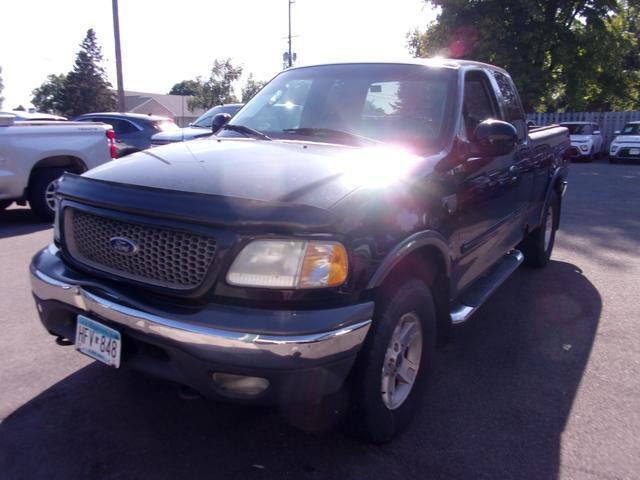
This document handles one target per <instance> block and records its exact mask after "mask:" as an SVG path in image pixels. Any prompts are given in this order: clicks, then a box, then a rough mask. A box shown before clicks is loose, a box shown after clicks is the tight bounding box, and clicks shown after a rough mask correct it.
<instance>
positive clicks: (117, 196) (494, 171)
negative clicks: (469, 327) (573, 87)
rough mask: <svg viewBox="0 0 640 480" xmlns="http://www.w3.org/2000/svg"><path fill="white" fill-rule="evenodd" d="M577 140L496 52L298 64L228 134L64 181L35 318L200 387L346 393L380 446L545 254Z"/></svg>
mask: <svg viewBox="0 0 640 480" xmlns="http://www.w3.org/2000/svg"><path fill="white" fill-rule="evenodd" d="M223 121H224V118H217V119H216V121H215V122H214V123H217V124H218V126H219V125H220V124H222V123H223ZM569 146H570V142H569V136H568V132H567V129H566V128H562V127H545V128H533V129H531V130H528V129H527V124H526V120H525V115H524V113H523V110H522V107H521V103H520V100H519V97H518V94H517V92H516V90H515V88H514V86H513V83H512V81H511V79H510V77H509V76H508V74H507V73H506V72H505V71H503V70H502V69H500V68H496V67H493V66H490V65H485V64H480V63H474V62H467V61H453V60H452V61H449V60H427V61H418V60H417V61H416V62H415V63H411V62H408V63H351V64H335V65H322V66H313V67H301V68H293V69H289V70H286V71H284V72H282V73H280V74H279V75H277V76H276V77H275V78H274V79H273V80H272V81H271V82H270V83H269V84H267V86H265V87H264V88H263V89H262V90H261V91H260V92H259V94H258V95H256V96H255V97H254V98H253V99H252V100H251V101H250V102H249V103H248V104H247V105H246V106H245V107H244V108H243V109H242V110H241V111H240V112H239V113H238V114H237V115H236V116H235V117H234V118H233V120H231V121H229V122H228V123H226V124H224V126H223V127H222V129H221V130H220V132H219V133H218V134H217V136H214V137H210V138H208V139H205V140H196V141H192V142H185V143H179V144H173V145H168V146H163V147H159V148H156V149H151V150H147V151H144V152H139V153H136V154H133V155H130V156H129V157H127V158H123V159H120V160H117V161H114V162H110V163H109V164H107V165H104V166H101V167H98V168H96V169H93V170H91V171H89V172H87V173H85V174H83V175H80V176H78V175H72V174H66V175H65V176H64V177H63V179H62V180H61V182H60V184H59V187H58V192H57V195H58V206H57V215H56V220H55V232H54V237H55V238H54V242H53V243H52V244H51V245H50V246H49V247H48V248H46V249H44V250H43V251H41V252H40V253H38V254H37V255H36V256H35V257H34V259H33V262H32V264H31V282H32V287H33V293H34V296H35V301H36V304H37V308H38V312H39V314H40V318H41V321H42V323H43V324H44V326H45V328H46V329H47V330H48V331H49V332H50V333H52V334H53V335H56V336H58V337H61V338H62V339H66V340H67V342H68V343H75V345H76V348H78V349H79V350H80V351H82V352H83V353H85V354H88V355H90V356H92V357H94V358H96V359H98V360H100V361H102V362H104V363H106V364H108V365H112V366H114V367H120V366H122V367H127V368H130V369H134V370H138V371H143V372H146V373H149V374H153V375H156V376H158V377H161V378H164V379H167V380H170V381H174V382H178V383H180V384H182V385H186V386H188V387H191V388H192V389H195V390H197V391H198V392H200V393H202V394H204V395H206V396H208V397H213V398H218V399H227V400H232V401H239V402H247V403H252V402H253V403H281V404H282V403H284V404H288V403H291V402H311V401H316V400H317V399H321V398H323V397H326V396H328V395H330V394H333V393H335V392H338V391H340V392H348V393H349V399H350V409H349V412H350V414H349V415H348V419H347V421H348V422H350V424H351V426H352V427H353V428H354V429H355V431H356V432H358V433H360V434H361V435H363V436H364V437H366V438H368V439H370V440H373V441H385V440H389V439H390V438H392V437H393V436H394V435H395V434H396V433H398V432H399V431H400V430H401V429H402V428H403V427H404V426H405V425H406V424H407V423H408V421H409V419H410V418H411V416H412V414H413V413H414V411H415V410H416V408H417V407H418V405H419V403H420V394H421V391H422V387H423V386H424V383H425V380H426V379H427V378H428V376H429V369H430V367H431V365H432V362H433V355H434V351H435V349H436V347H437V345H439V344H441V343H442V342H444V341H446V339H447V337H448V335H449V333H450V330H451V328H452V325H455V324H458V323H461V322H464V321H466V320H467V319H468V318H469V317H470V316H471V315H472V314H473V313H474V312H475V311H476V309H477V308H478V307H479V306H480V305H481V304H482V303H483V302H484V301H485V300H486V298H487V297H488V296H489V295H490V294H491V293H492V291H493V290H494V289H495V288H496V287H497V286H498V285H500V284H501V283H502V282H503V281H504V280H505V279H506V278H507V277H508V276H509V274H510V273H512V272H513V271H514V270H515V269H516V268H517V267H518V265H520V263H522V262H523V261H524V262H526V263H529V264H531V265H534V266H537V267H543V266H544V265H545V264H546V263H547V261H548V260H549V256H550V255H551V250H552V248H553V244H554V238H555V232H556V229H557V228H558V225H559V218H560V208H561V205H562V196H563V194H564V191H565V188H566V177H567V156H566V151H567V149H568V147H569ZM513 314H514V315H517V312H513Z"/></svg>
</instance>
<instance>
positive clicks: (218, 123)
mask: <svg viewBox="0 0 640 480" xmlns="http://www.w3.org/2000/svg"><path fill="white" fill-rule="evenodd" d="M229 120H231V115H229V114H228V113H219V114H217V115H216V116H215V117H213V120H212V121H211V131H212V132H213V133H216V132H217V131H218V130H220V129H221V128H222V127H223V126H224V125H225V124H226V123H227V122H228V121H229Z"/></svg>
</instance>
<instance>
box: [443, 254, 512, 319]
mask: <svg viewBox="0 0 640 480" xmlns="http://www.w3.org/2000/svg"><path fill="white" fill-rule="evenodd" d="M523 261H524V255H523V254H522V252H521V251H520V250H512V251H511V252H510V253H508V254H507V255H505V256H504V258H503V259H502V260H500V261H499V262H498V264H497V265H495V266H494V267H493V268H492V269H491V270H490V271H489V272H488V273H486V274H485V275H483V276H482V277H480V279H478V280H477V281H476V283H475V284H474V285H473V286H472V287H471V288H470V289H469V290H468V291H467V292H465V294H464V295H463V296H462V298H461V300H460V303H458V304H456V305H455V306H454V307H453V308H452V309H451V323H453V324H454V325H457V324H460V323H464V322H466V321H467V320H469V318H471V316H472V315H473V314H474V313H475V312H476V310H478V308H480V306H481V305H482V304H483V303H484V302H485V301H486V300H487V299H488V298H489V297H490V296H491V294H492V293H493V292H494V291H495V290H496V288H498V287H499V286H500V285H502V283H503V282H504V281H505V280H506V279H507V278H509V277H510V276H511V274H512V273H513V272H514V271H515V269H516V268H518V267H519V266H520V264H521V263H522V262H523Z"/></svg>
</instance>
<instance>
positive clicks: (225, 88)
mask: <svg viewBox="0 0 640 480" xmlns="http://www.w3.org/2000/svg"><path fill="white" fill-rule="evenodd" d="M240 75H242V67H236V66H234V65H233V64H232V63H231V59H230V58H227V59H223V60H219V59H216V60H215V61H214V63H213V67H212V68H211V74H210V75H209V79H207V80H205V81H201V80H200V79H199V78H198V79H196V80H198V81H199V83H200V85H199V88H198V90H197V92H196V94H195V95H194V96H193V97H192V98H190V99H189V100H188V102H187V104H188V105H189V109H191V110H194V109H196V108H204V109H208V108H211V107H213V106H215V105H220V104H223V103H235V102H237V101H238V99H237V98H236V97H235V95H234V94H233V84H234V82H236V81H237V80H238V78H240Z"/></svg>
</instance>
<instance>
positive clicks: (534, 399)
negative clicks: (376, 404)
mask: <svg viewBox="0 0 640 480" xmlns="http://www.w3.org/2000/svg"><path fill="white" fill-rule="evenodd" d="M639 207H640V166H637V165H609V164H607V163H604V162H602V161H601V162H597V163H594V164H576V165H573V166H572V171H571V176H570V185H569V190H568V193H567V197H566V200H565V204H564V211H563V216H562V225H561V231H560V233H559V235H558V238H557V243H556V250H555V252H554V256H553V261H552V263H551V264H550V265H549V266H548V268H547V269H545V270H542V271H536V270H530V269H526V268H521V269H520V270H518V271H517V272H516V273H515V274H514V275H513V276H512V278H511V279H509V280H508V281H507V282H506V283H505V284H504V285H503V286H502V287H501V288H500V289H499V290H498V291H497V292H496V294H495V295H494V296H493V298H492V299H491V300H490V301H489V302H488V303H487V304H486V305H485V306H483V307H482V309H481V310H480V311H479V312H478V314H477V315H476V316H475V317H474V318H473V319H472V320H471V321H470V322H469V323H467V324H465V325H463V326H461V327H459V328H457V329H456V331H455V334H454V339H453V341H452V342H451V343H450V344H449V345H447V346H446V347H445V348H443V349H442V350H441V351H440V353H439V355H438V360H437V365H436V368H435V371H434V376H433V379H432V382H431V385H430V391H429V395H428V396H427V397H426V399H425V401H424V405H423V408H422V411H421V412H420V414H419V415H418V418H417V419H416V421H415V422H414V423H413V425H412V426H411V427H410V428H409V430H408V431H407V432H406V433H405V434H404V435H402V436H401V437H400V438H398V439H397V440H396V441H395V442H393V443H391V444H389V445H385V446H371V445H366V444H361V443H359V442H357V441H355V440H353V439H351V438H349V437H347V436H345V435H343V434H342V433H340V432H338V431H328V432H316V433H304V432H302V431H300V430H299V429H298V428H295V427H294V426H292V423H295V422H297V421H299V420H300V419H301V418H305V419H307V420H308V418H309V416H310V415H311V412H305V414H304V415H301V416H300V417H299V418H298V417H296V418H297V419H289V420H285V419H284V418H283V416H282V415H280V414H279V413H278V412H277V411H276V410H272V409H262V408H260V409H258V408H244V407H238V406H231V405H222V404H216V403H212V402H208V401H205V400H202V399H192V400H185V399H183V398H181V397H180V396H179V395H178V393H177V389H176V387H175V386H173V385H169V384H164V383H161V382H156V381H153V380H149V379H145V378H141V377H137V376H133V375H130V374H126V373H125V374H121V372H118V371H114V370H111V369H109V368H108V367H103V366H101V365H97V364H95V363H94V362H92V361H91V360H90V359H88V358H86V357H84V356H83V355H80V354H79V353H76V352H75V350H74V349H73V347H61V346H58V345H56V343H55V341H54V338H53V337H51V336H49V335H48V334H47V333H46V332H45V331H44V329H43V328H42V327H41V326H40V324H39V322H38V320H37V315H36V310H35V307H34V305H33V302H32V300H31V294H30V290H29V283H28V278H27V266H28V262H29V259H30V257H31V256H32V254H33V253H35V252H36V250H38V248H40V247H42V246H44V245H46V244H47V243H48V242H49V240H50V238H51V234H52V232H51V229H50V228H49V227H48V225H46V224H41V223H38V222H37V221H36V220H35V219H34V217H33V216H32V215H31V213H30V211H29V210H27V209H24V208H17V207H13V208H11V209H9V210H7V211H5V212H0V265H1V266H2V269H1V271H0V281H1V285H2V286H1V287H0V478H2V479H30V478H51V479H54V478H108V479H125V478H153V479H165V478H167V479H169V478H217V479H227V478H256V479H262V478H263V479H286V478H291V479H305V478H312V479H320V478H322V479H372V478H375V479H377V478H385V479H387V478H403V479H408V478H420V479H426V478H442V479H472V478H473V479H475V478H487V479H503V478H518V479H522V478H528V479H529V478H530V479H548V478H562V479H632V478H640V435H639V434H638V432H640V313H639V311H640V299H639V297H638V292H639V291H640V254H639V249H640V213H639V210H640V209H639ZM305 423H306V422H305Z"/></svg>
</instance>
